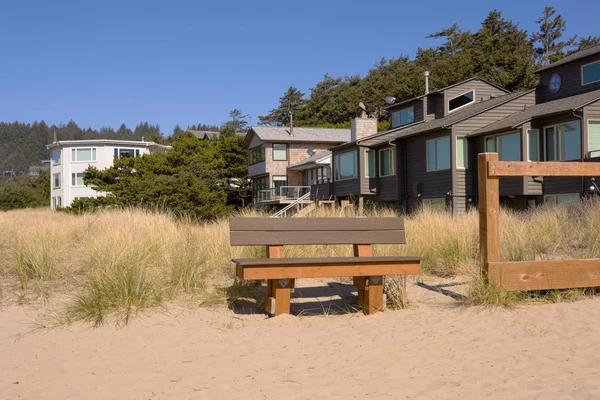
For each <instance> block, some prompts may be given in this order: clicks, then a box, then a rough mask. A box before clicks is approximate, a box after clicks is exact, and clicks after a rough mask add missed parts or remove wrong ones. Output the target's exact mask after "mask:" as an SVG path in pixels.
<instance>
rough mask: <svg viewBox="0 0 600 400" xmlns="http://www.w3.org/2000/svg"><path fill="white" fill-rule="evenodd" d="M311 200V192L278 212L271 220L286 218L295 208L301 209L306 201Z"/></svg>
mask: <svg viewBox="0 0 600 400" xmlns="http://www.w3.org/2000/svg"><path fill="white" fill-rule="evenodd" d="M309 198H310V191H309V192H308V193H305V194H303V195H302V196H300V197H298V198H297V199H296V201H294V202H293V203H290V204H288V205H287V206H285V207H283V208H282V209H281V210H279V211H277V212H276V213H275V214H273V215H271V218H277V217H285V216H287V212H288V211H289V210H290V209H291V208H293V207H298V208H299V207H300V205H301V204H304V201H305V200H306V199H309Z"/></svg>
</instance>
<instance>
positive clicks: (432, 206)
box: [423, 198, 446, 211]
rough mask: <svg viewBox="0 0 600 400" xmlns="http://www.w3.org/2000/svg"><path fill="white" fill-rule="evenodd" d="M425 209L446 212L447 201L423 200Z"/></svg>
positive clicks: (441, 199) (442, 199)
mask: <svg viewBox="0 0 600 400" xmlns="http://www.w3.org/2000/svg"><path fill="white" fill-rule="evenodd" d="M423 207H424V208H425V209H426V210H437V211H444V210H445V209H446V199H444V198H439V199H423Z"/></svg>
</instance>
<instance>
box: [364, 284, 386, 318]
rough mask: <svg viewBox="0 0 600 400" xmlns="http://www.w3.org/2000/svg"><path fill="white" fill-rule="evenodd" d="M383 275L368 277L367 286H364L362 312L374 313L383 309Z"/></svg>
mask: <svg viewBox="0 0 600 400" xmlns="http://www.w3.org/2000/svg"><path fill="white" fill-rule="evenodd" d="M383 279H384V278H383V276H377V277H369V286H367V287H366V288H365V307H364V313H365V314H367V315H371V314H375V313H376V312H378V311H381V310H382V309H383Z"/></svg>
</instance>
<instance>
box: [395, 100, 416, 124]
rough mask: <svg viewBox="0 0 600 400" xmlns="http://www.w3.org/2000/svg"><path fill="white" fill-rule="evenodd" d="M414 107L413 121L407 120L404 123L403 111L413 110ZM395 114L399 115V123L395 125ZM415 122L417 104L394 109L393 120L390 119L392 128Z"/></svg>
mask: <svg viewBox="0 0 600 400" xmlns="http://www.w3.org/2000/svg"><path fill="white" fill-rule="evenodd" d="M411 109H412V121H409V122H405V123H404V124H403V123H402V112H403V111H406V110H411ZM394 115H398V125H394ZM413 122H415V106H414V105H412V106H408V107H404V108H402V109H400V110H398V111H394V112H392V120H391V121H390V125H391V127H392V128H398V127H400V126H404V125H408V124H412V123H413Z"/></svg>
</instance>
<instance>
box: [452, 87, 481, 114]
mask: <svg viewBox="0 0 600 400" xmlns="http://www.w3.org/2000/svg"><path fill="white" fill-rule="evenodd" d="M474 100H475V91H474V90H471V91H469V92H467V93H464V94H461V95H460V96H456V97H453V98H451V99H450V100H449V101H448V111H450V112H451V111H454V110H457V109H459V108H461V107H464V106H466V105H467V104H471V103H472V102H473V101H474Z"/></svg>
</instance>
